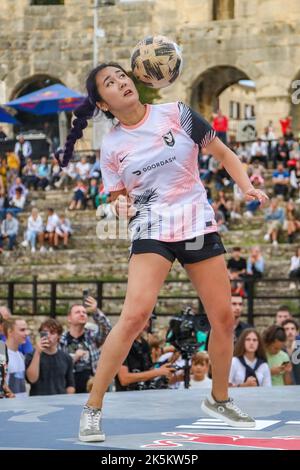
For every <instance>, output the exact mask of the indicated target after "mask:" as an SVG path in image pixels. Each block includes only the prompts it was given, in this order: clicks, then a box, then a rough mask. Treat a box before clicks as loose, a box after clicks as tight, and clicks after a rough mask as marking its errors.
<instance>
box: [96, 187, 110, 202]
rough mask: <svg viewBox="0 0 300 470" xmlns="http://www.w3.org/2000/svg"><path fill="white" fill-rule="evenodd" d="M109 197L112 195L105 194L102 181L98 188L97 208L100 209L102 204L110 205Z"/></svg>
mask: <svg viewBox="0 0 300 470" xmlns="http://www.w3.org/2000/svg"><path fill="white" fill-rule="evenodd" d="M109 196H110V194H109V193H106V192H105V190H104V184H103V183H102V181H101V182H100V183H99V187H98V194H97V195H96V197H95V204H96V208H98V207H99V206H100V204H106V203H108V199H109Z"/></svg>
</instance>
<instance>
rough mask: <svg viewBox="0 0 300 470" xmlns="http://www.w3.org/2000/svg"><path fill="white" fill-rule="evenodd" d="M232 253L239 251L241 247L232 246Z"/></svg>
mask: <svg viewBox="0 0 300 470" xmlns="http://www.w3.org/2000/svg"><path fill="white" fill-rule="evenodd" d="M232 251H241V247H240V246H234V247H233V248H232Z"/></svg>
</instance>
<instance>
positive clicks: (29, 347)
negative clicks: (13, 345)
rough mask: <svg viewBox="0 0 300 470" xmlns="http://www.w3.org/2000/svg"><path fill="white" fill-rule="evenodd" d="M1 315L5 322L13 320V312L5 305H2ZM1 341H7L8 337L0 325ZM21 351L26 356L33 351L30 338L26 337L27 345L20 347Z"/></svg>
mask: <svg viewBox="0 0 300 470" xmlns="http://www.w3.org/2000/svg"><path fill="white" fill-rule="evenodd" d="M0 315H1V316H2V318H3V320H4V321H5V320H8V319H9V318H12V314H11V311H10V310H9V308H8V307H5V306H4V305H2V306H1V307H0ZM0 339H2V341H6V336H5V334H4V329H3V326H2V327H1V325H0ZM19 351H20V353H22V354H23V355H24V356H25V355H26V354H28V353H31V352H32V351H33V347H32V344H31V341H30V336H26V341H25V343H24V344H20V345H19Z"/></svg>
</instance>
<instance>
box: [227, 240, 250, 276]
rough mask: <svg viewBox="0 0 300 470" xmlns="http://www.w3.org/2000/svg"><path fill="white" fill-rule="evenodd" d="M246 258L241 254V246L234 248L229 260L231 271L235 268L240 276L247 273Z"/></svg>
mask: <svg viewBox="0 0 300 470" xmlns="http://www.w3.org/2000/svg"><path fill="white" fill-rule="evenodd" d="M246 266H247V263H246V259H245V258H243V257H242V255H241V248H240V247H239V246H235V247H233V248H232V255H231V258H229V260H228V261H227V268H228V269H229V271H231V270H234V271H235V272H236V273H237V274H238V275H239V276H241V275H243V274H245V273H246Z"/></svg>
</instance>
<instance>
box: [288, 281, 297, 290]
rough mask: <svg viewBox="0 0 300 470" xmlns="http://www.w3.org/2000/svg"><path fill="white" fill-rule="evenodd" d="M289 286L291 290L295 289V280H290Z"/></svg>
mask: <svg viewBox="0 0 300 470" xmlns="http://www.w3.org/2000/svg"><path fill="white" fill-rule="evenodd" d="M289 288H290V289H291V290H294V289H297V286H296V283H295V282H290V285H289Z"/></svg>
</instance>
